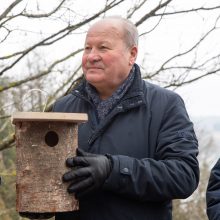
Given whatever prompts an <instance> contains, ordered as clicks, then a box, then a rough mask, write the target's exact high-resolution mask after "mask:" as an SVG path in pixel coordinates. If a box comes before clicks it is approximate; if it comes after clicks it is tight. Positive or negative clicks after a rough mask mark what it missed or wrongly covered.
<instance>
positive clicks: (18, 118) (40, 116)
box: [12, 112, 88, 124]
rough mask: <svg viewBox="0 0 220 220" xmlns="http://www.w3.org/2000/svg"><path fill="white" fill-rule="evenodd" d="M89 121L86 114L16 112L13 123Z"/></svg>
mask: <svg viewBox="0 0 220 220" xmlns="http://www.w3.org/2000/svg"><path fill="white" fill-rule="evenodd" d="M87 120H88V116H87V114H85V113H63V112H15V113H14V114H13V115H12V123H13V124H15V123H16V122H23V121H39V122H40V121H41V122H43V121H60V122H70V123H73V122H74V123H81V122H85V121H87Z"/></svg>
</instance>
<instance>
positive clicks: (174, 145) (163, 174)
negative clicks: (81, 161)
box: [53, 65, 199, 220]
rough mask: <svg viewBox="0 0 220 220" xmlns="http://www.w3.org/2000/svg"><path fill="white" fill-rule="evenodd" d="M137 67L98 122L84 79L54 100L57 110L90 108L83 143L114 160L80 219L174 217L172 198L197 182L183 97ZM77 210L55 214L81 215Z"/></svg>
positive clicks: (193, 141)
mask: <svg viewBox="0 0 220 220" xmlns="http://www.w3.org/2000/svg"><path fill="white" fill-rule="evenodd" d="M135 69H136V71H135V79H134V82H133V84H132V86H131V87H130V88H129V90H128V92H127V93H126V94H125V95H124V96H123V98H122V99H121V101H120V102H119V103H118V104H117V105H116V106H115V107H114V109H113V110H112V111H111V112H110V113H109V115H108V116H107V117H106V118H105V120H103V121H101V122H100V123H98V122H97V115H96V111H95V109H94V105H93V104H92V103H91V102H90V101H89V100H88V98H87V94H86V92H85V90H84V82H83V83H82V84H81V85H79V86H78V88H77V89H75V90H73V91H72V92H71V94H68V95H67V96H65V97H63V98H61V99H60V100H58V101H57V102H56V103H55V105H54V109H53V111H56V112H77V113H80V112H81V113H87V114H88V118H89V120H88V122H87V123H84V124H81V125H80V126H79V135H78V136H79V142H78V143H79V147H80V148H83V149H84V150H85V151H88V152H91V153H96V154H109V155H111V157H112V160H113V169H112V172H111V174H110V176H109V178H108V179H107V180H106V181H105V183H104V185H103V187H102V189H101V190H99V191H97V192H94V193H93V194H90V195H88V196H85V197H83V198H81V199H80V201H79V204H80V212H79V213H77V214H79V215H80V217H81V220H170V219H172V213H171V211H172V205H171V200H172V199H176V198H186V197H188V196H190V195H191V194H192V193H193V191H194V190H195V189H196V187H197V184H198V181H199V167H198V161H197V158H196V156H197V154H198V143H197V139H196V136H195V133H194V130H193V124H192V123H191V121H190V120H189V118H188V115H187V112H186V109H185V106H184V102H183V101H182V99H181V98H180V97H179V96H178V95H177V94H176V93H174V92H172V91H169V90H166V89H163V88H160V87H159V86H156V85H153V84H150V83H148V82H145V81H144V80H142V79H141V74H140V70H139V67H138V66H137V65H135ZM75 214H76V213H75ZM75 214H74V213H73V214H71V213H67V214H66V215H65V214H63V215H57V217H56V219H63V220H64V219H68V220H71V219H77V218H75V217H74V215H75ZM65 216H66V218H65Z"/></svg>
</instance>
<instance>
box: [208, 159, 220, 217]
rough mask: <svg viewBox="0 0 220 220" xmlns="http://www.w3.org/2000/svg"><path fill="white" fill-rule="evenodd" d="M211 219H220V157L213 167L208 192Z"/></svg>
mask: <svg viewBox="0 0 220 220" xmlns="http://www.w3.org/2000/svg"><path fill="white" fill-rule="evenodd" d="M206 203H207V215H208V217H209V220H219V219H220V159H219V160H218V161H217V163H216V164H215V166H214V167H213V168H212V170H211V173H210V178H209V182H208V187H207V192H206Z"/></svg>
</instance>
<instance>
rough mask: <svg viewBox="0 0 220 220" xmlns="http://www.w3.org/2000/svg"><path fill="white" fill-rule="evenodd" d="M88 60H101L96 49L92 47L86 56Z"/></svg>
mask: <svg viewBox="0 0 220 220" xmlns="http://www.w3.org/2000/svg"><path fill="white" fill-rule="evenodd" d="M87 60H88V61H89V62H98V61H100V60H101V57H100V55H99V53H98V51H97V50H96V49H94V48H93V49H92V50H91V51H90V53H89V54H88V56H87Z"/></svg>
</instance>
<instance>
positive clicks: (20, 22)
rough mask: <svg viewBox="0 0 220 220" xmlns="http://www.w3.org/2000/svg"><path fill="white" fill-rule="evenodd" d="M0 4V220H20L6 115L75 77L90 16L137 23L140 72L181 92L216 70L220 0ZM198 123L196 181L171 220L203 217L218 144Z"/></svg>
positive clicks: (50, 97)
mask: <svg viewBox="0 0 220 220" xmlns="http://www.w3.org/2000/svg"><path fill="white" fill-rule="evenodd" d="M0 6H1V7H0V176H1V177H2V185H1V186H0V219H1V220H18V219H22V218H21V217H19V215H18V214H17V212H16V210H15V206H16V205H15V204H16V199H15V190H16V185H15V182H16V164H15V161H16V152H15V143H14V127H13V126H12V125H11V115H12V114H13V112H15V111H50V109H51V106H52V104H53V102H54V101H55V100H56V99H57V98H59V97H62V96H63V95H65V94H67V93H68V92H69V91H70V90H71V89H72V88H73V87H74V85H75V84H76V83H77V82H79V80H80V79H81V78H82V70H81V55H82V51H83V42H84V37H85V33H86V30H87V29H88V27H89V26H90V25H91V24H92V23H93V22H94V21H96V20H97V19H99V18H101V17H105V16H110V15H121V16H123V17H126V18H129V19H130V20H131V21H132V22H134V23H135V25H136V26H137V28H138V30H139V35H140V44H139V48H140V52H139V57H138V61H137V63H138V64H139V65H140V66H141V70H142V76H143V78H144V79H146V80H149V81H151V82H154V83H156V84H158V85H160V86H163V87H165V88H168V89H171V90H176V91H177V92H178V89H179V88H181V87H183V86H185V85H188V84H193V83H194V82H196V81H198V80H200V79H202V78H205V77H212V75H216V74H219V68H220V62H219V61H220V45H219V37H220V32H219V27H220V21H219V18H220V3H219V1H216V0H212V1H208V0H185V1H181V0H126V1H125V0H103V1H98V0H94V1H88V0H47V1H43V0H1V2H0ZM192 92H193V91H192ZM192 120H193V118H192ZM219 124H220V123H219ZM218 128H220V126H219V127H218ZM195 129H196V132H197V136H198V139H199V143H200V155H199V160H200V167H201V180H200V184H199V187H198V189H197V190H196V191H195V193H194V194H193V195H192V196H191V197H190V198H188V199H186V200H175V201H174V212H173V216H174V220H189V219H190V220H198V219H199V220H205V219H207V217H206V210H205V208H206V206H205V190H206V186H207V181H208V178H209V171H210V168H211V166H212V165H213V163H214V161H215V160H216V157H218V155H219V154H216V153H213V152H217V149H219V148H220V147H219V146H218V145H217V144H216V141H215V138H214V136H213V133H212V132H211V131H210V130H207V126H206V125H204V124H203V125H202V124H200V123H195ZM219 130H220V129H219ZM219 130H218V131H219ZM218 143H219V142H218Z"/></svg>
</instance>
